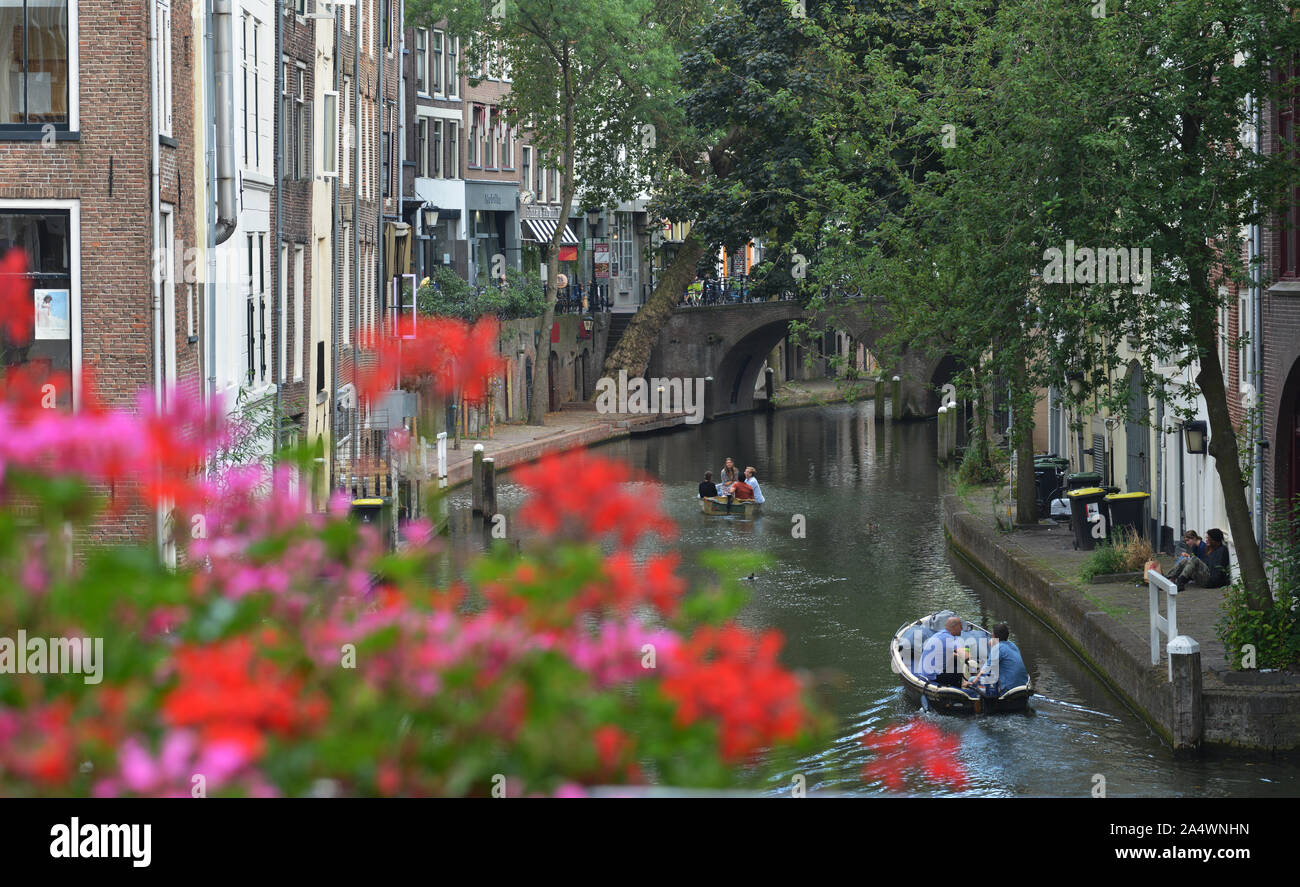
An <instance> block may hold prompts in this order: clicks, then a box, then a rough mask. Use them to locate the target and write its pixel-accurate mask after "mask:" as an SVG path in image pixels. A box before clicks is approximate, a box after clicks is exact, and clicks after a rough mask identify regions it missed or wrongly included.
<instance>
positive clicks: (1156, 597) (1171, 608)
mask: <svg viewBox="0 0 1300 887" xmlns="http://www.w3.org/2000/svg"><path fill="white" fill-rule="evenodd" d="M1147 587H1148V588H1149V589H1150V591H1151V664H1152V665H1159V664H1160V635H1162V634H1163V635H1164V636H1165V637H1166V638H1169V639H1170V640H1172V639H1173V638H1176V637H1178V586H1177V585H1175V584H1174V583H1173V582H1171V581H1170V580H1168V579H1166V578H1165V577H1164V576H1161V575H1160V574H1159V573H1156V572H1155V571H1151V570H1148V571H1147ZM1161 591H1163V592H1164V593H1165V601H1166V603H1165V611H1166V613H1168V615H1167V616H1161V615H1160V592H1161ZM1173 679H1174V663H1173V660H1172V659H1171V660H1170V661H1169V680H1171V681H1172V680H1173Z"/></svg>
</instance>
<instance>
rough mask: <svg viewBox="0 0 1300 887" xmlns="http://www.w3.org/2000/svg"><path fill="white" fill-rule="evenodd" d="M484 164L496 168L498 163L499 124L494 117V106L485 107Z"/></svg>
mask: <svg viewBox="0 0 1300 887" xmlns="http://www.w3.org/2000/svg"><path fill="white" fill-rule="evenodd" d="M483 127H484V130H485V131H484V134H483V151H484V154H483V158H484V159H483V165H484V166H485V167H488V168H489V169H495V168H496V165H497V148H498V145H497V125H496V121H495V120H494V119H493V117H492V106H491V105H489V106H488V107H486V108H484V109H483Z"/></svg>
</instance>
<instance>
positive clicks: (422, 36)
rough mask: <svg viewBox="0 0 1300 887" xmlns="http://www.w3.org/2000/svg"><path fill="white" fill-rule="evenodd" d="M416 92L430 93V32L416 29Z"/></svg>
mask: <svg viewBox="0 0 1300 887" xmlns="http://www.w3.org/2000/svg"><path fill="white" fill-rule="evenodd" d="M415 91H416V92H419V93H424V94H426V95H427V94H428V92H429V32H428V31H426V30H425V29H424V28H416V29H415Z"/></svg>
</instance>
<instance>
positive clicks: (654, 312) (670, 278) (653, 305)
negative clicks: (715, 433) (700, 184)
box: [604, 232, 704, 378]
mask: <svg viewBox="0 0 1300 887" xmlns="http://www.w3.org/2000/svg"><path fill="white" fill-rule="evenodd" d="M703 254H704V244H703V243H702V242H701V241H700V239H699V238H698V237H696V236H695V234H694V232H692V233H691V234H688V235H687V236H686V240H685V241H684V242H683V243H682V245H681V248H680V249H678V250H677V255H676V256H675V257H674V258H673V263H672V264H671V265H669V266H668V270H666V271H665V272H664V275H663V277H661V278H659V283H658V284H657V285H656V286H655V289H654V292H653V293H651V294H650V298H649V299H646V303H645V304H644V305H642V306H641V310H640V311H638V312H637V313H636V316H635V317H633V318H632V322H631V323H629V324H628V325H627V329H626V330H624V331H623V338H621V339H619V340H618V344H617V345H615V346H614V350H613V351H612V352H611V353H610V354H608V355H606V357H605V369H604V374H605V375H606V376H615V375H617V374H618V371H619V370H627V374H628V377H629V378H632V377H635V376H640V375H642V374H643V373H645V370H646V366H647V365H648V364H649V363H650V351H651V350H652V349H653V348H654V345H655V339H657V338H659V331H660V330H661V329H663V326H664V324H665V323H667V322H668V317H669V315H671V314H672V313H673V309H674V308H676V307H677V303H678V302H680V301H681V298H682V293H684V292H686V287H687V286H688V285H689V284H690V282H691V281H692V280H694V279H695V266H696V263H697V262H699V260H700V256H702V255H703Z"/></svg>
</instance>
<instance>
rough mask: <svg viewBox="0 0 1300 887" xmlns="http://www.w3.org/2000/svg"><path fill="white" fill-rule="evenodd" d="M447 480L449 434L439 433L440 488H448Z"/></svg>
mask: <svg viewBox="0 0 1300 887" xmlns="http://www.w3.org/2000/svg"><path fill="white" fill-rule="evenodd" d="M446 479H447V432H445V431H439V432H438V481H439V484H438V485H439V486H446V485H447V484H446Z"/></svg>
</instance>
